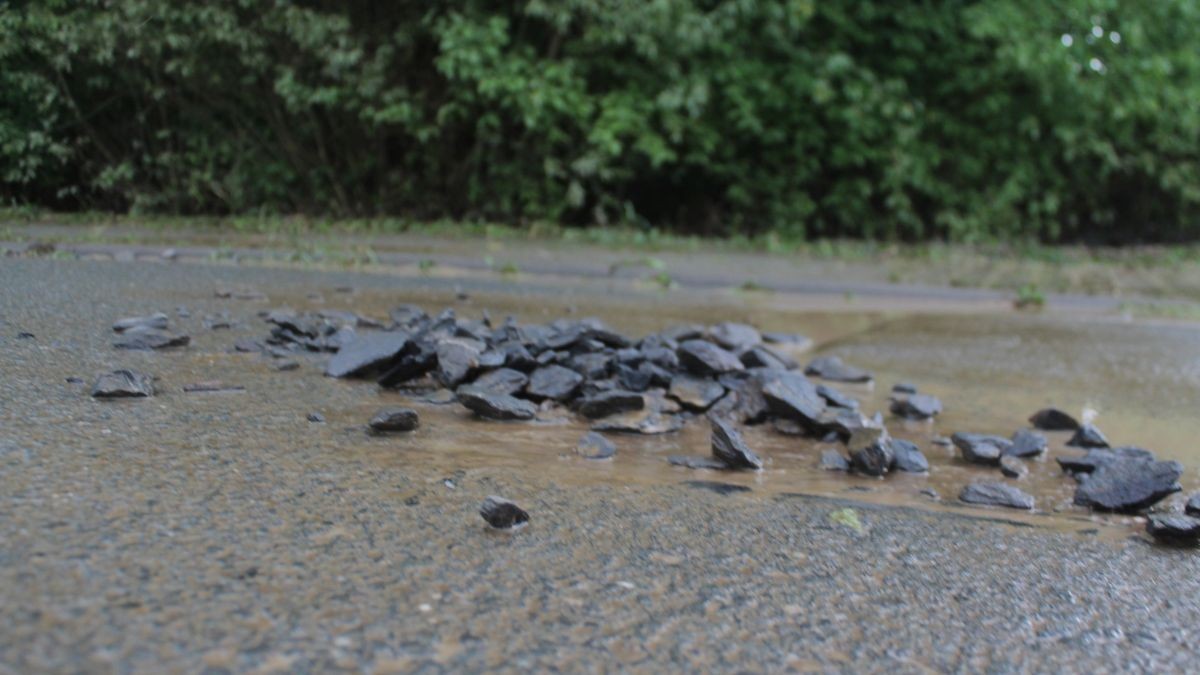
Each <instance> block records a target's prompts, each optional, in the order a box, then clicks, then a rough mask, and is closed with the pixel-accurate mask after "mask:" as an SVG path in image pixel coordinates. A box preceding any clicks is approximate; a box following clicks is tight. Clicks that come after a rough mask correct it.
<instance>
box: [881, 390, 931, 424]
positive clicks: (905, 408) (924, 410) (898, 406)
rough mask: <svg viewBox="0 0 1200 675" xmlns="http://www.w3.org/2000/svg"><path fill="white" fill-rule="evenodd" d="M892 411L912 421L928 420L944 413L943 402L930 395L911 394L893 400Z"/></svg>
mask: <svg viewBox="0 0 1200 675" xmlns="http://www.w3.org/2000/svg"><path fill="white" fill-rule="evenodd" d="M891 411H892V414H893V415H899V416H900V417H903V418H905V419H910V420H927V419H929V418H931V417H933V416H935V415H937V414H939V413H941V412H942V402H941V401H939V400H938V399H937V397H935V396H930V395H929V394H910V395H908V396H898V397H896V398H894V399H892V405H891Z"/></svg>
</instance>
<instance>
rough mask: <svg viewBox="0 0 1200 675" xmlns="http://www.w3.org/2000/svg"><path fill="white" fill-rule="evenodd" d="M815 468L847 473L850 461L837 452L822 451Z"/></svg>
mask: <svg viewBox="0 0 1200 675" xmlns="http://www.w3.org/2000/svg"><path fill="white" fill-rule="evenodd" d="M817 467H818V468H820V469H823V470H825V471H849V470H850V461H849V460H847V459H846V457H845V456H844V455H842V453H840V452H838V451H837V450H829V449H827V450H822V451H821V459H820V460H819V461H818V462H817Z"/></svg>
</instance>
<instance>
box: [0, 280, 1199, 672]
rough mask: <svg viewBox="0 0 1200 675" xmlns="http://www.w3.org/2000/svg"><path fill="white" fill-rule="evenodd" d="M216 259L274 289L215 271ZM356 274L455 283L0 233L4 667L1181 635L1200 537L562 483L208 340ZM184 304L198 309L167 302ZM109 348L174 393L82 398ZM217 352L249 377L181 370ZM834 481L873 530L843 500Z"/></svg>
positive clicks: (299, 663)
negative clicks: (235, 292) (72, 379)
mask: <svg viewBox="0 0 1200 675" xmlns="http://www.w3.org/2000/svg"><path fill="white" fill-rule="evenodd" d="M221 285H225V286H236V285H246V286H253V287H255V288H257V289H259V290H261V291H263V292H265V293H266V294H267V295H269V296H270V297H271V299H272V301H273V302H272V303H259V304H255V303H248V302H237V301H230V300H218V299H216V298H214V297H213V289H214V288H216V287H218V286H221ZM342 286H353V287H355V288H357V289H371V288H374V289H394V292H395V293H396V294H397V302H401V301H404V300H409V299H412V298H414V297H416V298H418V299H419V298H421V297H427V298H428V299H430V301H431V302H432V301H434V300H437V299H440V298H442V297H443V296H444V297H452V296H453V288H452V286H453V284H451V283H450V282H448V281H444V280H414V279H396V278H390V277H384V276H379V275H361V274H354V273H349V272H311V271H309V272H305V271H298V270H271V269H262V268H239V267H210V266H202V265H186V266H174V267H169V266H166V265H156V264H148V263H136V264H134V263H129V264H121V263H107V262H76V261H70V262H68V261H50V260H16V259H0V363H3V376H2V377H0V664H3V668H5V669H7V670H8V671H11V672H14V673H29V672H120V673H125V672H226V671H229V672H262V673H267V672H331V671H332V672H341V671H345V672H379V673H385V672H466V671H485V670H486V671H493V670H495V671H509V672H517V671H519V672H531V671H546V670H566V671H581V670H582V671H597V670H630V671H642V672H662V671H664V670H680V669H686V670H690V671H705V670H724V671H767V670H770V671H778V670H783V669H787V668H794V669H798V670H815V671H847V672H879V671H890V672H900V673H904V672H921V671H928V670H935V671H965V672H1030V671H1037V672H1046V671H1068V672H1097V671H1115V670H1120V671H1156V672H1161V671H1187V670H1191V669H1194V667H1195V664H1196V663H1197V662H1198V661H1197V654H1196V649H1197V644H1198V639H1200V634H1198V633H1200V554H1198V553H1197V552H1195V551H1180V550H1171V549H1162V548H1156V547H1153V546H1151V545H1149V544H1148V543H1146V542H1145V541H1144V540H1143V539H1141V538H1140V537H1136V536H1131V537H1125V538H1120V539H1118V540H1116V541H1110V540H1108V539H1104V538H1100V537H1095V536H1089V535H1088V534H1080V533H1063V532H1061V531H1054V530H1049V529H1045V528H1039V527H1016V526H1013V525H1008V524H1004V523H1000V522H995V521H990V520H985V519H980V518H976V517H971V516H969V515H956V514H935V513H927V512H924V511H920V510H916V509H908V508H887V507H878V506H868V505H865V504H854V503H851V502H844V501H836V500H830V499H826V498H815V497H803V496H791V495H778V494H776V495H771V496H763V495H760V494H758V493H757V492H754V491H752V492H749V493H740V492H739V493H732V494H720V493H719V492H716V491H713V490H712V489H709V488H711V487H712V486H706V485H703V484H701V485H697V484H689V483H687V482H678V483H671V484H663V485H627V484H619V483H604V482H602V481H601V482H596V483H593V484H588V485H570V486H566V485H562V484H556V481H555V480H554V479H553V474H552V473H548V472H540V471H539V470H538V467H536V466H532V467H520V466H512V465H511V464H508V463H505V462H503V461H499V460H497V461H495V462H494V463H491V464H489V463H488V462H474V463H472V465H471V466H469V467H467V468H461V467H457V466H456V465H455V461H454V460H453V459H439V458H437V457H436V456H434V457H431V456H430V454H429V453H423V452H420V451H419V450H418V451H413V452H411V453H409V452H408V451H406V450H402V449H398V446H396V445H393V444H389V442H388V441H387V440H386V439H383V440H380V439H367V438H366V437H365V436H364V435H363V434H362V433H361V430H360V429H357V428H355V427H354V426H353V424H351V423H350V420H349V419H340V418H331V419H330V422H329V423H327V424H325V425H313V424H312V423H309V422H307V421H306V420H305V414H306V413H307V412H308V411H309V410H310V409H311V408H312V407H313V406H314V405H320V406H321V407H323V408H328V409H331V410H347V409H355V407H356V406H358V407H362V406H363V405H366V406H367V408H368V409H369V408H370V407H371V404H363V403H361V400H362V399H363V398H364V397H370V396H374V395H375V394H374V392H373V388H372V387H370V386H369V385H365V384H348V383H340V382H333V381H327V382H319V383H318V385H317V386H315V387H314V386H313V385H312V384H311V380H295V379H288V378H287V377H285V376H284V375H286V374H278V373H273V372H272V371H271V370H270V368H269V364H266V363H262V362H259V361H256V360H254V359H255V358H257V357H247V356H245V355H242V356H234V355H230V354H227V353H225V352H226V348H227V347H228V345H229V344H231V343H232V341H233V339H234V337H235V336H240V335H242V334H243V333H244V334H257V335H261V334H263V333H265V330H264V329H263V328H262V325H261V324H260V323H255V322H253V321H252V320H251V319H252V317H253V313H254V312H255V311H257V310H258V309H263V308H267V307H271V306H274V305H275V304H276V303H275V302H274V301H275V300H276V299H277V298H283V299H287V298H296V297H304V294H305V293H306V292H309V291H314V290H315V291H319V292H321V293H323V294H324V295H325V297H326V298H327V299H329V300H330V301H331V302H332V300H333V299H334V298H335V297H336V295H335V294H336V293H337V291H336V290H335V289H337V288H338V287H342ZM418 287H420V288H418ZM536 292H538V293H548V292H553V291H546V290H538V291H536ZM422 294H426V295H424V296H423V295H422ZM555 301H556V302H557V299H556V300H555ZM178 304H185V305H187V306H188V307H189V309H190V311H191V314H192V318H190V319H188V320H177V319H175V318H174V314H173V310H174V308H175V306H176V305H178ZM343 304H345V305H349V306H353V304H354V303H353V301H352V300H349V299H348V300H347V301H346V302H345V303H343ZM153 309H161V310H163V311H166V312H168V313H169V314H172V316H173V323H175V324H176V326H177V327H179V328H180V329H182V330H185V331H186V332H188V333H190V334H192V335H193V337H194V343H193V346H192V347H190V348H189V349H188V350H186V351H185V352H183V353H174V354H140V353H138V354H130V353H119V352H115V351H114V350H113V349H112V348H111V346H110V343H111V340H112V333H111V332H110V331H109V329H108V326H109V325H110V324H111V322H112V321H113V320H114V319H115V318H118V317H120V316H125V315H128V314H130V313H138V312H143V311H150V310H153ZM221 311H228V312H229V313H230V315H231V316H233V317H234V319H235V322H240V324H241V325H235V328H234V330H233V331H206V330H204V329H203V328H202V324H201V321H202V317H203V316H204V315H206V314H216V313H218V312H221ZM22 331H28V332H31V333H33V334H34V335H35V337H34V338H33V339H18V338H17V334H18V333H19V332H22ZM118 366H131V367H135V368H141V369H144V370H147V371H149V372H152V373H154V374H156V375H158V376H159V377H160V378H161V380H160V387H161V389H162V393H161V394H160V395H159V396H156V397H155V398H153V399H149V400H142V401H126V402H109V403H105V402H99V401H94V400H93V399H91V398H90V397H89V396H88V395H87V390H88V387H89V386H90V384H91V382H92V381H93V380H94V377H95V375H96V374H97V373H99V372H102V371H104V370H107V369H111V368H114V367H118ZM315 367H316V365H315V362H314V363H313V364H310V363H305V364H304V368H305V369H306V371H307V370H308V369H311V368H315ZM69 376H78V377H81V378H83V380H84V381H85V383H84V384H70V383H68V382H67V381H66V378H67V377H69ZM206 379H223V380H227V381H234V380H236V381H239V382H245V383H248V384H249V385H251V386H249V387H248V391H246V392H244V393H240V394H211V395H185V394H183V393H181V392H180V389H179V387H180V386H181V384H183V383H186V382H189V381H200V380H206ZM266 382H270V383H272V384H271V386H256V385H258V384H261V383H266ZM297 402H301V403H297ZM436 432H437V429H436V428H428V429H425V430H424V432H423V433H424V434H426V435H425V436H417V437H416V439H415V440H413V441H411V443H413V444H417V445H419V444H420V443H422V442H423V441H424V440H425V439H429V442H430V443H432V442H433V440H432V439H433V438H434V435H435V434H436ZM546 461H547V462H553V461H556V460H555V459H554V458H547V460H546ZM446 479H450V483H447V482H446ZM489 494H502V495H505V496H508V497H510V498H512V499H514V500H516V501H518V502H519V503H521V504H522V505H523V506H524V507H525V508H527V509H528V510H529V511H530V512H531V514H532V518H533V520H532V523H531V525H530V526H529V527H528V528H526V529H524V530H522V531H520V532H517V533H515V534H498V533H494V532H490V531H488V530H486V529H485V528H484V527H483V524H482V521H481V520H480V519H479V517H478V516H477V514H476V513H475V510H476V508H477V507H478V504H479V502H480V501H482V499H483V498H484V497H485V496H487V495H489ZM845 508H852V509H854V511H855V513H856V514H857V516H858V519H859V520H860V521H861V525H862V528H861V531H856V530H855V529H853V528H852V527H850V526H847V525H844V524H840V523H839V522H837V521H836V520H834V519H831V514H834V513H835V512H839V511H841V510H842V509H845Z"/></svg>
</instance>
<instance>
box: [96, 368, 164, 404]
mask: <svg viewBox="0 0 1200 675" xmlns="http://www.w3.org/2000/svg"><path fill="white" fill-rule="evenodd" d="M153 395H154V378H153V377H151V376H149V375H146V374H145V373H139V372H137V371H136V370H128V369H121V370H114V371H112V372H111V373H106V374H104V375H101V376H100V379H98V380H96V384H95V386H93V387H92V396H94V397H96V398H137V397H146V396H153Z"/></svg>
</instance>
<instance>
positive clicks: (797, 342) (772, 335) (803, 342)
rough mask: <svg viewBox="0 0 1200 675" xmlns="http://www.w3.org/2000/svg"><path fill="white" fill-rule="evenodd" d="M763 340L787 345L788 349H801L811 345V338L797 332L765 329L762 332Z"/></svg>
mask: <svg viewBox="0 0 1200 675" xmlns="http://www.w3.org/2000/svg"><path fill="white" fill-rule="evenodd" d="M762 337H763V342H766V343H768V344H773V345H787V346H788V347H789V348H790V349H793V350H796V351H802V350H805V349H808V348H809V347H811V346H812V338H809V337H807V336H804V335H800V334H799V333H780V332H771V331H766V332H763V334H762Z"/></svg>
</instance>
